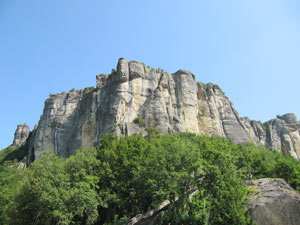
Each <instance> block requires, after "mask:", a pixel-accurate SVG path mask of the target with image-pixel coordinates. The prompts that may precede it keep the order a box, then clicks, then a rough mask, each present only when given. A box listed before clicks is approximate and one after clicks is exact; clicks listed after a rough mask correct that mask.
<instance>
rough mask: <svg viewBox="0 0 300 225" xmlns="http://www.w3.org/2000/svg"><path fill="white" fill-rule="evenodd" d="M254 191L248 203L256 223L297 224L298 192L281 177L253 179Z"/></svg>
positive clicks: (262, 224) (298, 216)
mask: <svg viewBox="0 0 300 225" xmlns="http://www.w3.org/2000/svg"><path fill="white" fill-rule="evenodd" d="M253 184H254V185H253V189H254V190H255V191H256V193H255V194H254V195H253V199H252V200H251V201H250V203H249V205H248V211H249V213H250V214H251V218H252V220H253V221H255V222H256V223H255V224H257V225H299V224H300V194H299V193H297V192H296V191H295V190H293V189H292V188H291V187H290V186H289V185H288V184H287V183H286V182H285V181H284V180H282V179H259V180H255V181H253Z"/></svg>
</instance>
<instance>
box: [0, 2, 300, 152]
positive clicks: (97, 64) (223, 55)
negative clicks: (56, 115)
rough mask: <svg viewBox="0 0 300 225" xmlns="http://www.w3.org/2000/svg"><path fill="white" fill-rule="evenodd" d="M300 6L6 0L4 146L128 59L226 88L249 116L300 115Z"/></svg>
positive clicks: (0, 41)
mask: <svg viewBox="0 0 300 225" xmlns="http://www.w3.org/2000/svg"><path fill="white" fill-rule="evenodd" d="M299 12H300V1H298V0H226V1H224V0H212V1H204V0H185V1H182V0H181V1H178V0H159V1H158V0H151V1H141V0H127V1H124V0H115V1H114V0H86V1H82V0H51V1H50V0H44V1H40V0H26V1H19V0H0V28H1V31H0V34H1V35H0V76H1V88H0V100H1V112H0V124H1V126H0V149H2V148H4V147H6V146H8V145H9V144H11V143H12V140H13V134H14V131H15V128H16V126H17V124H20V123H24V122H26V123H28V124H29V125H30V127H31V128H33V126H34V124H37V123H38V121H39V118H40V115H41V114H42V110H43V105H44V101H45V100H46V98H48V96H49V94H50V93H58V92H62V91H69V90H70V89H72V88H76V89H82V88H84V87H88V86H94V85H95V75H96V74H99V73H109V72H110V71H111V69H112V68H115V67H116V64H117V60H118V58H120V57H125V58H126V59H128V60H137V61H141V62H144V63H145V64H147V65H149V66H151V67H154V68H157V67H160V68H163V69H164V70H166V71H168V72H170V73H173V72H175V71H177V70H178V69H181V68H183V69H186V70H190V71H192V72H193V73H194V74H196V79H197V80H198V81H201V82H213V83H217V84H219V86H220V87H221V88H222V89H223V90H224V92H225V93H226V94H227V96H228V97H229V98H230V99H231V101H232V102H233V103H234V106H235V108H236V109H237V111H238V112H239V114H240V116H248V117H249V118H250V119H255V120H261V121H266V120H269V119H271V118H274V117H276V115H278V114H280V115H281V114H284V113H287V112H293V113H295V114H296V115H297V116H298V117H300V104H299V89H300V87H299V84H300V82H299V81H300V61H299V59H300V14H299Z"/></svg>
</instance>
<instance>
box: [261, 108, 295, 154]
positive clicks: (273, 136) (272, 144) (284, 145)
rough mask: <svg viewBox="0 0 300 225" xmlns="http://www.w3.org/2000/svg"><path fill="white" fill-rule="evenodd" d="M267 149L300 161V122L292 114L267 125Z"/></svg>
mask: <svg viewBox="0 0 300 225" xmlns="http://www.w3.org/2000/svg"><path fill="white" fill-rule="evenodd" d="M265 126H266V127H267V132H266V133H267V147H268V148H270V149H274V150H278V151H280V152H281V153H283V154H290V155H292V156H293V157H295V158H296V159H300V122H299V121H298V118H297V117H296V115H294V114H292V113H288V114H285V115H283V116H278V117H277V118H276V119H273V120H270V121H268V122H266V123H265Z"/></svg>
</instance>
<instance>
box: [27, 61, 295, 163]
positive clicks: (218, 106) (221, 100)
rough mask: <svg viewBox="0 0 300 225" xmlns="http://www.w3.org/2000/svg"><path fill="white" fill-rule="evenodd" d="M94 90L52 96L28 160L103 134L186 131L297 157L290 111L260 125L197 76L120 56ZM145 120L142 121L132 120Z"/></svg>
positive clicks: (64, 151)
mask: <svg viewBox="0 0 300 225" xmlns="http://www.w3.org/2000/svg"><path fill="white" fill-rule="evenodd" d="M96 81H97V86H96V88H86V89H84V90H73V91H70V92H69V93H61V94H57V95H53V96H51V97H50V98H49V99H47V100H46V102H45V107H44V111H43V114H42V116H41V119H40V121H39V124H38V126H37V128H36V129H34V131H33V132H32V135H31V136H30V140H29V146H30V155H31V159H30V160H33V159H34V158H35V159H36V158H39V157H40V156H41V154H43V153H44V152H49V151H51V152H55V153H56V154H57V155H59V156H61V157H68V156H70V155H72V154H74V152H75V150H76V149H79V148H81V147H83V146H90V145H97V144H99V142H100V139H101V135H103V134H104V133H108V132H114V133H116V134H117V135H131V134H134V133H146V130H145V128H147V127H155V128H157V129H158V130H159V131H160V132H162V133H173V132H180V131H188V132H193V133H196V134H206V135H210V136H222V137H227V138H229V139H231V140H233V141H234V142H235V143H246V142H254V143H255V144H257V145H266V146H268V147H270V148H271V149H278V150H279V151H281V152H283V153H289V154H291V155H293V156H294V157H296V158H299V156H300V152H299V150H300V137H299V124H300V123H299V121H298V119H297V118H296V117H295V115H293V114H287V115H285V116H282V117H281V118H277V119H275V120H271V121H268V122H267V123H265V125H262V124H261V123H259V122H256V121H250V120H247V119H243V118H240V117H239V115H238V113H237V111H236V110H235V109H234V107H233V104H232V103H231V101H230V100H229V99H228V98H227V97H226V96H225V94H224V93H223V92H222V90H221V89H220V88H219V87H218V86H217V85H212V84H202V83H197V82H196V80H195V75H194V74H192V73H191V72H189V71H185V70H179V71H177V72H176V73H174V74H169V73H167V72H165V71H163V70H161V69H153V68H150V67H148V66H145V65H144V64H143V63H139V62H136V61H131V62H129V63H128V62H127V61H126V60H125V59H123V58H121V59H119V62H118V65H117V69H116V70H112V73H111V74H109V75H105V74H100V75H98V76H97V77H96ZM137 117H141V118H143V120H144V122H145V125H144V126H141V125H139V124H138V123H135V122H134V120H135V118H137Z"/></svg>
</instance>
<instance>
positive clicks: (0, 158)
mask: <svg viewBox="0 0 300 225" xmlns="http://www.w3.org/2000/svg"><path fill="white" fill-rule="evenodd" d="M27 154H28V145H27V144H24V145H21V146H12V145H11V146H8V147H7V148H5V149H3V150H1V151H0V164H3V163H4V162H7V161H17V162H19V161H21V160H22V159H23V158H24V157H25V156H26V155H27Z"/></svg>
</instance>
